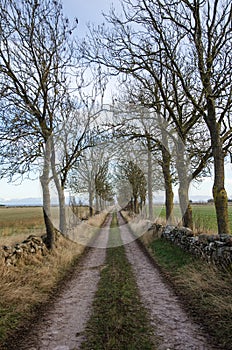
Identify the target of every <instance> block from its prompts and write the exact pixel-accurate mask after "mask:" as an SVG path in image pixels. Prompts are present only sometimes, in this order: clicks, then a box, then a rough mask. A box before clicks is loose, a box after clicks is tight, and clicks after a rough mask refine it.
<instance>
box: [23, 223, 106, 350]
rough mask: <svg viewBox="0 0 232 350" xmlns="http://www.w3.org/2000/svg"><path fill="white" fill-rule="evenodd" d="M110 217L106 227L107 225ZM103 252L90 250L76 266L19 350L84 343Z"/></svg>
mask: <svg viewBox="0 0 232 350" xmlns="http://www.w3.org/2000/svg"><path fill="white" fill-rule="evenodd" d="M110 221H111V218H109V219H108V222H106V223H105V225H107V226H108V225H110ZM106 233H107V231H106V229H105V227H104V230H103V231H102V232H100V234H99V236H98V238H97V241H98V244H99V246H106V245H107V241H108V235H107V234H106ZM105 253H106V250H105V249H101V248H91V249H90V250H89V251H88V253H87V254H86V256H85V257H84V258H83V260H82V261H81V263H80V265H79V266H78V269H77V271H76V272H75V273H74V275H73V277H72V279H71V280H70V282H69V283H68V284H67V286H66V287H65V289H64V290H63V291H62V293H61V295H60V296H59V297H58V298H57V300H56V302H55V303H54V306H53V309H52V310H51V311H49V313H48V314H47V313H45V314H44V315H40V317H41V319H40V321H39V323H38V324H37V325H36V326H35V327H34V328H33V329H32V331H31V332H30V334H29V337H28V338H27V340H26V341H25V342H24V344H23V346H22V348H21V349H24V350H74V349H78V348H79V346H80V344H81V342H82V341H83V335H82V334H83V331H84V329H85V325H86V322H87V320H88V318H89V316H90V313H91V306H92V302H93V298H94V295H95V292H96V290H97V284H98V281H99V278H100V271H101V268H102V267H103V265H104V261H105Z"/></svg>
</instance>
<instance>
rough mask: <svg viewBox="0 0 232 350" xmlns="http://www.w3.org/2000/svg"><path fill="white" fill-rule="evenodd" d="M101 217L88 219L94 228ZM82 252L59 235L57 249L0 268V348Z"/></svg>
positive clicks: (78, 245) (49, 293)
mask: <svg viewBox="0 0 232 350" xmlns="http://www.w3.org/2000/svg"><path fill="white" fill-rule="evenodd" d="M105 216H106V213H104V214H101V215H98V216H96V217H93V218H91V222H92V224H94V227H95V229H97V227H98V228H99V226H101V224H102V223H103V221H104V219H105ZM95 232H96V230H95ZM84 249H85V247H84V246H83V245H81V244H78V243H74V242H72V241H70V240H67V239H65V238H64V237H63V236H60V237H59V239H58V243H57V247H56V248H55V249H54V250H53V251H52V252H48V251H47V252H46V254H45V256H41V255H36V256H35V255H31V256H30V257H28V258H27V260H23V261H20V262H19V264H18V265H17V266H0V290H1V299H0V348H1V344H3V341H4V339H5V338H6V336H9V334H11V332H12V331H14V330H15V328H16V327H18V325H19V324H20V323H21V322H22V321H23V319H24V318H27V317H29V315H30V313H31V310H32V308H34V307H35V306H36V305H40V304H41V303H44V302H46V301H47V300H48V299H49V297H50V295H51V292H52V290H54V288H55V287H56V286H57V284H58V282H59V281H61V280H62V278H63V277H64V276H65V274H66V273H67V271H68V270H69V269H70V267H71V266H72V265H73V264H74V262H75V261H76V260H77V259H78V257H79V256H80V255H81V254H82V253H83V251H84ZM1 349H4V346H3V347H2V348H1Z"/></svg>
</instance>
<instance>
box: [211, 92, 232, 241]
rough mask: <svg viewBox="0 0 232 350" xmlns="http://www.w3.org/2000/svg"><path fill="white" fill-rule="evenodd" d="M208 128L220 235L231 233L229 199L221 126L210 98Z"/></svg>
mask: <svg viewBox="0 0 232 350" xmlns="http://www.w3.org/2000/svg"><path fill="white" fill-rule="evenodd" d="M207 110H208V119H206V123H207V126H208V128H209V131H210V136H211V146H212V153H213V159H214V184H213V198H214V203H215V209H216V216H217V225H218V234H223V233H229V232H230V228H229V217H228V197H227V192H226V190H225V178H224V177H225V168H224V154H223V147H222V141H221V137H220V125H219V124H218V123H217V121H216V114H215V107H214V103H213V101H212V100H211V99H210V98H209V99H208V101H207Z"/></svg>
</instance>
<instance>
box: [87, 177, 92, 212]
mask: <svg viewBox="0 0 232 350" xmlns="http://www.w3.org/2000/svg"><path fill="white" fill-rule="evenodd" d="M88 192H89V216H90V217H92V216H93V189H92V185H91V180H89V181H88Z"/></svg>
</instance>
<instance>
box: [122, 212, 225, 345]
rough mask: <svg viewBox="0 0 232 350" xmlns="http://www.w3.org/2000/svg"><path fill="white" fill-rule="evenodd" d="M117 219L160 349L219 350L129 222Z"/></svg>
mask: <svg viewBox="0 0 232 350" xmlns="http://www.w3.org/2000/svg"><path fill="white" fill-rule="evenodd" d="M118 223H119V226H120V231H121V237H122V241H123V242H124V244H125V250H126V255H127V258H128V260H129V262H130V263H131V265H132V268H133V271H134V274H135V276H136V278H137V284H138V288H139V291H140V294H141V299H142V301H143V303H144V306H145V307H146V308H147V309H148V312H149V314H150V320H151V324H152V325H153V326H154V333H155V335H156V336H158V338H159V339H160V345H159V347H158V349H157V350H168V349H169V350H216V348H214V347H213V346H212V345H210V344H209V342H208V339H207V338H208V337H207V335H206V334H205V333H204V332H203V330H202V329H201V328H200V326H198V325H197V324H195V323H194V322H193V321H192V320H191V319H190V318H189V316H188V315H187V314H186V312H185V311H184V310H183V309H182V306H181V304H180V302H179V300H178V298H177V296H176V295H175V294H174V292H173V291H172V289H171V288H170V287H169V285H167V284H166V283H165V282H164V281H163V278H162V276H161V275H160V273H159V271H158V270H157V269H156V268H155V267H154V264H152V262H151V260H150V258H149V257H148V256H147V255H146V254H144V252H143V251H142V249H141V248H140V246H139V244H138V243H137V242H136V241H135V240H134V236H133V234H132V233H131V231H130V228H129V226H128V225H125V221H124V219H123V218H122V216H121V215H120V214H119V213H118ZM127 242H130V243H129V244H127ZM217 350H219V349H218V348H217Z"/></svg>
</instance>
